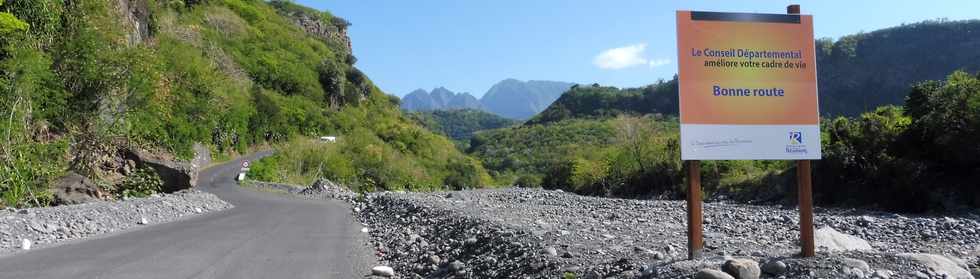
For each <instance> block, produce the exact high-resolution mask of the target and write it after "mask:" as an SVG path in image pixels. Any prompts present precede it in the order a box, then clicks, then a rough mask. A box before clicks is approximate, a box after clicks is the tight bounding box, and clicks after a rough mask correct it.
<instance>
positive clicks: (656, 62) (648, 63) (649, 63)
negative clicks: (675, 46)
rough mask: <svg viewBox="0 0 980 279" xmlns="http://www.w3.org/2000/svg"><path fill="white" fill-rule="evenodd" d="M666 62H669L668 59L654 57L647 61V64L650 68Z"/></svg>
mask: <svg viewBox="0 0 980 279" xmlns="http://www.w3.org/2000/svg"><path fill="white" fill-rule="evenodd" d="M667 64H670V59H654V60H650V61H649V62H647V65H650V68H656V67H660V66H664V65H667Z"/></svg>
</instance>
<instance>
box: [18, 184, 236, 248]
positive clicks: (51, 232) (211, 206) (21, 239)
mask: <svg viewBox="0 0 980 279" xmlns="http://www.w3.org/2000/svg"><path fill="white" fill-rule="evenodd" d="M231 207H232V205H231V204H229V203H226V202H225V201H222V200H221V199H219V198H218V197H217V196H215V195H212V194H210V193H205V192H201V191H198V190H182V191H179V192H176V193H173V194H162V195H154V196H152V197H148V198H140V199H129V200H125V201H118V202H90V203H85V204H78V205H66V206H55V207H45V208H29V209H13V208H7V209H5V210H2V211H0V255H3V254H8V253H12V252H16V251H19V250H27V249H31V248H38V247H45V246H50V245H52V244H55V243H58V242H62V241H67V240H73V239H80V238H85V237H90V236H94V235H99V234H104V233H110V232H116V231H121V230H126V229H130V228H133V227H137V226H141V225H149V224H157V223H164V222H169V221H173V220H176V219H179V218H183V217H187V216H191V215H197V214H202V213H206V212H212V211H219V210H224V209H227V208H231ZM25 247H26V249H25Z"/></svg>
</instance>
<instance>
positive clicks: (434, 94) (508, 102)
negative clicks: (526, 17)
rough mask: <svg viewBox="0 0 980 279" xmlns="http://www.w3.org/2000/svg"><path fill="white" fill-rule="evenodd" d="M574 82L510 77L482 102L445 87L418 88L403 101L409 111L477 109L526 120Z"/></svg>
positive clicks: (490, 91)
mask: <svg viewBox="0 0 980 279" xmlns="http://www.w3.org/2000/svg"><path fill="white" fill-rule="evenodd" d="M573 85H574V83H570V82H561V81H547V80H528V81H521V80H518V79H513V78H508V79H504V80H502V81H500V82H498V83H496V84H494V85H493V86H492V87H491V88H490V89H489V90H487V92H486V93H485V94H483V96H482V97H481V98H479V99H477V98H476V97H474V96H473V95H472V94H470V93H467V92H462V93H455V92H452V91H451V90H449V89H446V88H445V87H436V88H434V89H432V91H426V90H424V89H416V90H414V91H412V92H410V93H408V94H406V95H405V97H402V99H401V108H402V109H404V110H408V111H413V112H417V111H437V110H458V109H476V110H483V111H487V112H490V113H493V114H496V115H498V116H502V117H505V118H510V119H517V120H524V119H528V118H531V117H532V116H534V115H535V114H537V113H539V112H541V111H543V110H544V109H545V108H547V107H548V105H550V104H551V103H552V102H554V101H555V100H557V99H558V97H560V96H561V94H563V93H564V92H565V91H566V90H568V89H569V88H571V87H572V86H573Z"/></svg>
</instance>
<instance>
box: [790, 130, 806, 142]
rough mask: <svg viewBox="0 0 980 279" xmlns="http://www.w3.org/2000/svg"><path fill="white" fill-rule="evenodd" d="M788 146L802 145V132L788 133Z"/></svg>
mask: <svg viewBox="0 0 980 279" xmlns="http://www.w3.org/2000/svg"><path fill="white" fill-rule="evenodd" d="M789 144H794V145H795V144H803V132H800V131H793V132H789Z"/></svg>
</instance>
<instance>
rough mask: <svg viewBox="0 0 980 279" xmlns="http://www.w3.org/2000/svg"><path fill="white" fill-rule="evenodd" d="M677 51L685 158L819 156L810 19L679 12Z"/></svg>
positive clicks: (814, 69)
mask: <svg viewBox="0 0 980 279" xmlns="http://www.w3.org/2000/svg"><path fill="white" fill-rule="evenodd" d="M677 49H678V67H679V70H678V78H679V83H680V84H679V87H680V120H681V126H682V129H681V136H682V140H685V138H687V140H688V141H689V142H687V143H684V147H682V157H686V158H687V159H803V158H819V154H820V150H819V136H820V134H819V133H820V130H819V121H820V119H819V112H818V106H817V71H816V66H817V65H816V59H815V51H814V40H813V17H812V16H809V15H783V14H744V13H717V12H692V11H678V12H677ZM685 126H687V128H686V129H685ZM749 126H751V127H749ZM685 132H687V135H685ZM760 133H761V134H760ZM790 133H794V134H792V135H790ZM788 137H794V138H793V139H791V140H792V141H793V143H794V147H793V148H792V150H790V148H789V147H787V148H785V149H784V148H782V146H781V143H784V142H786V141H787V140H788V139H787V138H788ZM808 139H809V140H808ZM763 145H765V146H763ZM773 145H779V146H776V148H774V147H773ZM806 145H809V146H810V147H809V149H807V148H806ZM801 146H802V147H801ZM685 148H686V149H685ZM745 148H749V149H751V150H735V149H745ZM695 149H696V150H695ZM814 151H815V152H814ZM777 153H778V154H777ZM697 154H701V155H697ZM687 155H693V156H687Z"/></svg>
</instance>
